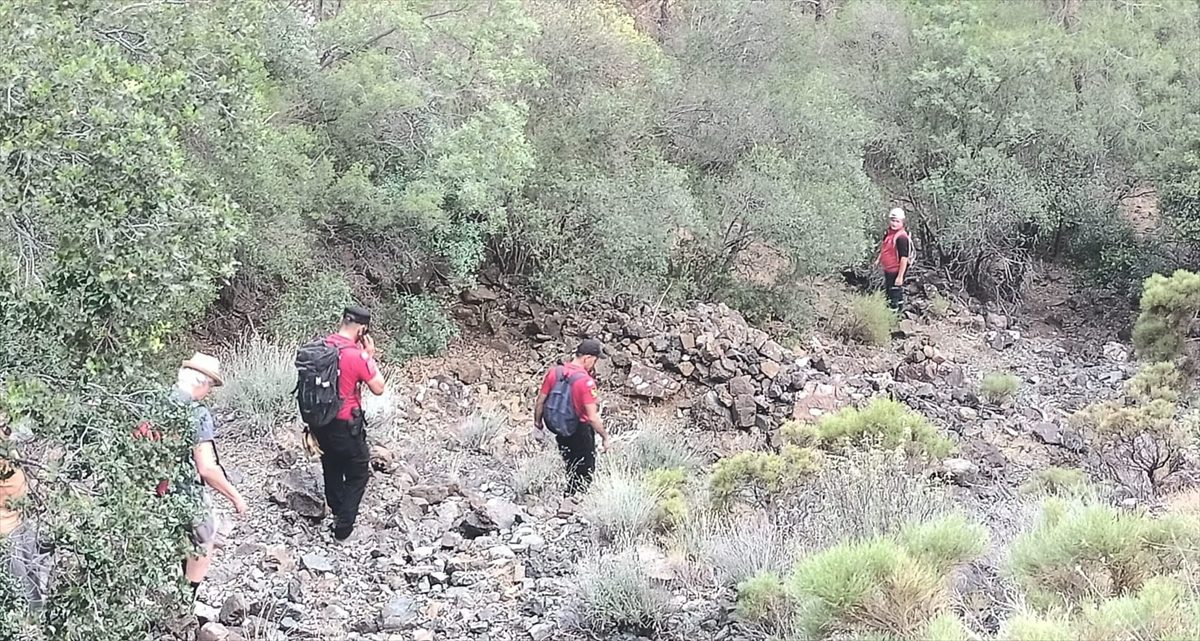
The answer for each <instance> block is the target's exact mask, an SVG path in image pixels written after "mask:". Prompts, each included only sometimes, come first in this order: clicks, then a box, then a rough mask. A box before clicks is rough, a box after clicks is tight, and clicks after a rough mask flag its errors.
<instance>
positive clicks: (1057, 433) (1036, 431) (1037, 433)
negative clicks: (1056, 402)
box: [1029, 421, 1063, 445]
mask: <svg viewBox="0 0 1200 641" xmlns="http://www.w3.org/2000/svg"><path fill="white" fill-rule="evenodd" d="M1029 431H1030V432H1031V433H1032V434H1033V436H1034V438H1036V439H1037V440H1038V441H1039V442H1041V443H1045V444H1046V445H1062V443H1063V439H1062V429H1060V428H1059V427H1058V426H1057V425H1055V424H1054V423H1049V422H1045V421H1043V422H1039V423H1034V424H1033V427H1031V428H1030V430H1029Z"/></svg>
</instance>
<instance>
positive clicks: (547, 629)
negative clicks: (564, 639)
mask: <svg viewBox="0 0 1200 641" xmlns="http://www.w3.org/2000/svg"><path fill="white" fill-rule="evenodd" d="M553 634H554V626H552V625H550V624H549V623H535V624H534V625H533V626H531V627H530V628H529V637H530V638H531V639H533V641H546V640H547V639H549V638H550V637H551V635H553Z"/></svg>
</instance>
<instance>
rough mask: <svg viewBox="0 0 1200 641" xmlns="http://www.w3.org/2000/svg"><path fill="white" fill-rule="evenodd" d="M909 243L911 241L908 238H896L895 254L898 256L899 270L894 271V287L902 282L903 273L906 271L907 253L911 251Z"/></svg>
mask: <svg viewBox="0 0 1200 641" xmlns="http://www.w3.org/2000/svg"><path fill="white" fill-rule="evenodd" d="M901 241H903V244H901ZM911 243H912V241H911V240H909V239H908V238H903V237H901V238H897V239H896V254H897V255H898V256H899V257H900V271H898V272H896V287H900V286H901V285H903V284H904V274H905V273H907V272H908V255H909V252H911V251H912V246H911Z"/></svg>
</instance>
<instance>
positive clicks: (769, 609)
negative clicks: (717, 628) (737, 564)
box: [737, 572, 795, 632]
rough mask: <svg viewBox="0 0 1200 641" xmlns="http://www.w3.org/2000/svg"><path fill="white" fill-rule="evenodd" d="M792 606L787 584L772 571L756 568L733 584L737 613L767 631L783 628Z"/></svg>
mask: <svg viewBox="0 0 1200 641" xmlns="http://www.w3.org/2000/svg"><path fill="white" fill-rule="evenodd" d="M794 610H795V604H794V603H792V599H791V596H790V595H789V594H788V591H787V586H786V585H785V584H784V582H783V579H781V578H780V577H779V575H778V574H776V573H774V572H759V573H758V574H755V575H754V576H752V577H750V578H749V579H746V580H745V581H742V582H741V583H739V584H738V586H737V613H738V616H740V617H741V618H742V619H744V620H746V621H749V622H751V623H754V624H757V625H759V626H762V627H763V628H764V629H766V630H768V631H771V632H782V631H784V630H786V629H787V627H788V624H789V621H790V620H791V618H792V616H793V614H794Z"/></svg>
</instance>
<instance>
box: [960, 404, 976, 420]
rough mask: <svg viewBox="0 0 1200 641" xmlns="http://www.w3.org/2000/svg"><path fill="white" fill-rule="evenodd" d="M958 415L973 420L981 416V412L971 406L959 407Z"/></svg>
mask: <svg viewBox="0 0 1200 641" xmlns="http://www.w3.org/2000/svg"><path fill="white" fill-rule="evenodd" d="M958 415H959V416H960V417H962V419H963V420H964V421H973V420H975V419H977V418H979V412H978V411H977V410H974V409H971V408H969V407H960V408H958Z"/></svg>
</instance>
